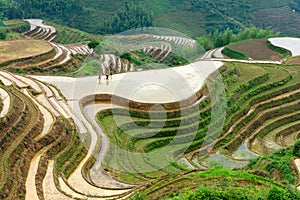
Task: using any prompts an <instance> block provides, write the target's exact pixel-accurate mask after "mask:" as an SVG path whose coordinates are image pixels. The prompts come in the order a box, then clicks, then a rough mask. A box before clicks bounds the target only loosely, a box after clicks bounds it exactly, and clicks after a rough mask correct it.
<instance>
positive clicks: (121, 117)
mask: <svg viewBox="0 0 300 200" xmlns="http://www.w3.org/2000/svg"><path fill="white" fill-rule="evenodd" d="M220 73H221V76H216V75H212V76H213V77H214V76H216V77H215V78H214V80H215V81H214V82H213V83H211V84H213V86H211V88H214V90H215V91H210V92H212V93H214V92H215V93H216V94H218V92H219V90H218V87H223V86H222V84H220V83H219V82H218V81H216V80H222V82H224V84H225V91H226V97H227V99H226V102H225V103H226V105H225V104H223V103H224V102H223V103H221V104H220V102H218V103H217V104H215V106H217V107H215V108H214V109H215V110H214V112H216V113H217V114H216V115H217V116H218V117H217V118H216V119H215V121H213V122H211V118H212V106H214V104H212V102H211V100H210V98H207V99H205V100H203V101H202V102H201V103H199V104H197V105H194V106H193V107H191V108H184V109H181V110H180V111H168V112H166V113H164V112H158V111H156V112H154V113H153V112H151V113H149V112H147V111H137V110H129V111H128V110H123V109H113V110H107V111H103V112H101V113H99V114H98V116H97V117H98V120H99V123H100V124H101V126H102V127H103V129H104V131H105V132H106V134H107V135H108V137H109V139H110V140H111V141H112V144H113V145H112V146H111V147H110V149H109V151H108V153H107V156H106V157H105V161H104V163H103V164H104V167H105V169H107V170H110V167H111V165H113V166H114V169H118V168H120V169H123V170H124V169H125V170H126V169H127V170H128V169H130V170H131V171H132V172H133V173H130V174H129V173H128V174H119V173H118V172H117V171H116V170H114V173H115V176H116V177H118V178H119V179H121V180H123V181H125V182H130V183H133V182H132V181H134V180H139V182H144V181H145V180H147V179H153V178H155V177H161V176H164V175H165V174H174V173H177V172H180V171H185V170H186V168H185V167H184V166H180V164H179V162H176V161H175V158H176V156H177V155H178V154H180V153H182V152H183V151H184V152H185V154H186V155H188V156H192V155H198V153H201V154H200V155H204V156H205V155H206V151H205V148H204V149H203V150H202V151H200V152H199V148H200V147H203V146H202V145H203V142H204V141H205V140H206V133H207V131H208V128H209V127H211V126H215V127H216V128H215V129H214V130H213V131H211V132H210V133H211V138H212V139H211V140H208V141H207V140H206V143H207V144H209V143H214V142H215V143H216V146H215V149H216V150H221V152H222V153H225V155H231V154H233V153H234V152H235V151H236V150H237V149H238V148H239V146H240V145H242V144H243V142H244V141H245V140H246V139H247V138H250V137H251V136H253V137H252V138H251V139H250V140H249V143H250V148H251V150H254V151H259V152H262V154H267V153H266V152H269V151H271V152H272V151H274V150H270V149H268V150H260V149H267V148H268V147H267V144H264V143H257V144H256V143H255V145H252V143H254V141H256V140H258V141H261V140H263V141H264V140H267V139H264V137H269V136H268V135H269V134H270V133H271V132H272V131H275V130H276V131H275V132H274V134H281V135H284V134H285V133H284V132H282V133H281V132H279V131H280V130H281V129H283V127H285V126H286V127H285V128H288V130H293V132H292V133H291V134H292V135H294V134H296V133H297V131H296V130H298V129H297V127H298V126H295V127H292V126H291V125H292V123H295V122H296V121H297V120H299V115H298V114H297V113H295V114H293V112H298V110H299V109H298V107H299V104H298V103H297V100H298V99H299V95H298V94H296V93H295V94H291V95H290V96H288V97H285V96H282V97H281V98H278V99H276V100H270V99H272V98H274V97H276V96H280V95H282V94H284V93H287V92H292V91H295V90H296V89H297V88H298V87H299V83H298V78H297V77H299V74H298V73H293V74H289V73H288V72H287V71H286V70H285V69H284V68H281V67H278V66H276V65H255V64H243V63H230V62H227V63H226V69H223V70H222V71H221V72H220ZM224 106H226V107H225V109H226V116H224V113H223V112H222V109H224ZM254 107H255V110H252V111H251V112H250V110H251V109H254ZM223 111H224V110H223ZM247 113H248V114H247ZM214 114H215V113H214ZM150 116H151V117H150ZM164 116H166V117H167V118H166V119H164ZM222 116H223V117H225V122H224V126H223V128H222V129H219V128H217V127H219V124H220V123H221V121H222ZM257 116H259V118H258V117H257ZM264 122H268V123H267V124H264ZM258 127H261V128H260V129H258ZM279 128H281V129H280V130H279ZM277 129H278V130H277ZM228 130H231V131H228ZM256 130H258V131H257V132H255V131H256ZM283 130H285V129H283ZM288 130H286V131H285V132H288V133H289V132H290V131H288ZM219 133H220V134H221V138H220V139H218V138H219V137H216V139H217V141H214V139H213V136H214V134H219ZM254 133H255V135H252V134H254ZM272 134H273V133H272ZM278 137H279V136H278ZM291 138H292V137H291ZM268 140H269V139H268ZM284 140H286V138H283V141H284ZM291 140H292V141H294V139H291ZM294 142H295V141H294ZM258 144H259V145H258ZM280 144H281V143H280ZM281 145H282V146H283V147H284V146H285V145H284V144H281ZM120 149H126V151H129V152H132V153H147V154H146V155H145V156H141V157H139V158H136V157H134V156H133V157H132V155H131V154H130V153H128V154H123V153H122V151H120ZM160 151H164V152H172V153H171V154H170V155H161V154H159V152H160ZM142 155H144V154H142ZM291 155H292V153H291V152H290V153H289V154H287V156H286V160H285V161H284V162H285V163H288V162H291V159H292V158H293V157H292V156H291ZM122 157H126V158H127V160H128V162H126V163H123V162H120V161H118V160H120V159H121V158H122ZM205 158H206V157H203V158H202V157H200V161H201V159H205ZM228 159H231V158H230V157H229V158H228ZM236 162H239V161H238V160H237V161H236ZM241 162H244V160H243V161H241ZM278 162H283V160H280V161H278ZM162 163H163V165H164V167H163V168H159V165H160V164H162ZM218 163H222V162H221V161H219V162H218ZM264 163H266V162H264ZM258 165H261V166H263V164H258ZM133 166H134V167H133ZM275 166H276V167H275V168H276V169H280V170H281V171H279V172H280V174H285V175H282V177H281V179H280V180H278V179H276V177H275V176H270V177H272V178H274V179H275V180H278V181H281V182H284V181H287V183H288V184H290V185H294V184H296V182H295V181H296V175H295V174H293V172H292V171H291V170H290V171H288V170H287V168H284V167H282V166H280V165H277V164H276V165H275ZM145 169H151V170H150V171H151V173H149V172H147V173H146V172H145V171H144V170H145ZM267 170H269V171H270V170H271V171H272V170H273V171H276V170H274V169H273V168H272V169H271V168H268V169H267ZM275 174H276V173H275ZM277 176H278V175H277ZM278 177H279V176H278ZM221 193H222V191H221Z"/></svg>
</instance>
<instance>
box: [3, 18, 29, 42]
mask: <svg viewBox="0 0 300 200" xmlns="http://www.w3.org/2000/svg"><path fill="white" fill-rule="evenodd" d="M29 29H30V25H29V23H27V22H23V21H19V20H11V21H4V23H3V25H2V26H0V40H17V39H20V38H23V36H22V35H21V33H24V32H26V31H28V30H29Z"/></svg>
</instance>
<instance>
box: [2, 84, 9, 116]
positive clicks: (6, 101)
mask: <svg viewBox="0 0 300 200" xmlns="http://www.w3.org/2000/svg"><path fill="white" fill-rule="evenodd" d="M0 99H1V100H2V102H3V107H2V110H0V118H3V117H5V115H6V114H7V113H8V111H9V108H10V96H9V94H8V93H7V92H6V91H5V90H4V89H2V88H0Z"/></svg>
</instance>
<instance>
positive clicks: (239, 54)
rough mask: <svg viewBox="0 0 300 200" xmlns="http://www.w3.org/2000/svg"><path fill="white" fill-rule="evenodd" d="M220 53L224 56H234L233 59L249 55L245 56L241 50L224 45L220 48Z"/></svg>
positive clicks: (245, 57)
mask: <svg viewBox="0 0 300 200" xmlns="http://www.w3.org/2000/svg"><path fill="white" fill-rule="evenodd" d="M222 54H224V55H225V56H228V57H229V58H234V59H239V60H246V59H249V57H248V56H246V55H245V54H243V53H242V52H239V51H235V50H233V49H230V48H228V47H225V48H224V49H223V50H222Z"/></svg>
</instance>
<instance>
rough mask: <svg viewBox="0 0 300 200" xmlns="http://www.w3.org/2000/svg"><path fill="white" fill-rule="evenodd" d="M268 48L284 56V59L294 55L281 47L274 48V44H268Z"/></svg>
mask: <svg viewBox="0 0 300 200" xmlns="http://www.w3.org/2000/svg"><path fill="white" fill-rule="evenodd" d="M267 46H268V47H269V48H270V49H272V50H273V51H276V52H278V53H280V54H282V55H284V57H286V58H287V57H290V56H291V55H292V53H291V52H290V51H288V50H286V49H283V48H281V47H276V46H274V45H272V43H271V42H269V41H268V42H267Z"/></svg>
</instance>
